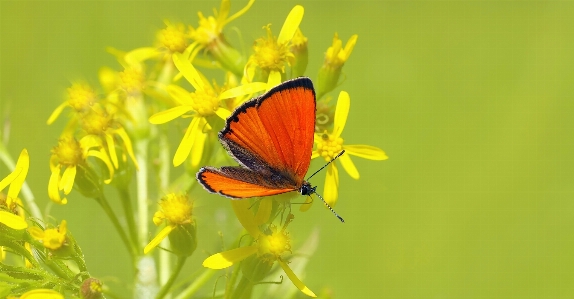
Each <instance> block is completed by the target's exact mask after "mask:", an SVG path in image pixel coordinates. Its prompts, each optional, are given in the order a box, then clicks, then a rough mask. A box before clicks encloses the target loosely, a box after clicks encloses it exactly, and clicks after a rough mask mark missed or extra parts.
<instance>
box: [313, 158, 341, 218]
mask: <svg viewBox="0 0 574 299" xmlns="http://www.w3.org/2000/svg"><path fill="white" fill-rule="evenodd" d="M340 155H341V154H339V156H340ZM337 157H338V156H337ZM313 193H315V194H317V196H319V198H320V199H321V200H322V201H323V203H324V204H325V205H326V206H327V208H329V210H331V212H333V214H335V216H337V218H339V220H341V222H342V223H345V220H343V217H341V216H339V214H337V212H335V210H333V208H331V206H330V205H329V204H328V203H327V202H326V201H325V200H324V199H323V196H321V195H320V194H319V193H317V192H315V188H313ZM309 196H311V194H309ZM311 199H313V197H311Z"/></svg>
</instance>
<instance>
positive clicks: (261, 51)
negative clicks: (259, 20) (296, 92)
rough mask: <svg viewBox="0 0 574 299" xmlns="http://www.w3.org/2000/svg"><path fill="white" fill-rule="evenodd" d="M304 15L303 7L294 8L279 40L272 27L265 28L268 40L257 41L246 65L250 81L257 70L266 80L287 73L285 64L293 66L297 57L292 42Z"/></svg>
mask: <svg viewBox="0 0 574 299" xmlns="http://www.w3.org/2000/svg"><path fill="white" fill-rule="evenodd" d="M303 14H304V9H303V6H301V5H296V6H295V7H293V9H292V10H291V12H290V13H289V15H288V16H287V18H286V19H285V23H283V27H281V31H280V32H279V36H278V37H277V38H275V36H273V34H272V33H271V28H270V25H267V26H265V27H263V28H264V29H266V31H267V38H259V39H257V40H256V41H255V45H254V46H253V50H254V53H253V55H251V57H250V58H249V62H247V64H246V65H245V73H246V74H247V77H248V78H249V81H251V80H252V79H253V76H254V74H255V69H256V68H258V69H260V70H261V71H262V72H263V75H264V78H265V76H266V75H271V74H273V73H278V74H281V73H285V64H287V65H290V66H291V65H293V63H294V62H295V55H294V54H293V53H292V52H291V40H292V39H293V37H294V36H295V33H296V32H297V29H298V28H299V24H300V23H301V20H302V19H303ZM300 40H301V38H299V37H298V39H297V41H298V42H300ZM276 83H277V84H279V83H280V82H276Z"/></svg>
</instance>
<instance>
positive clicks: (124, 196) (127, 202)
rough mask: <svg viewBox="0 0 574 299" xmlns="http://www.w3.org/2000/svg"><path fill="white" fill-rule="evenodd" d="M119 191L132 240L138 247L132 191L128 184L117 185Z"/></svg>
mask: <svg viewBox="0 0 574 299" xmlns="http://www.w3.org/2000/svg"><path fill="white" fill-rule="evenodd" d="M117 189H118V192H119V193H120V197H121V200H120V201H121V202H122V207H123V209H124V214H125V216H126V222H127V223H128V231H129V233H130V238H131V242H132V243H133V244H136V248H137V247H138V246H137V245H138V234H137V230H136V220H135V218H134V210H133V206H132V199H131V197H130V193H129V192H128V190H127V189H126V186H123V185H122V186H117Z"/></svg>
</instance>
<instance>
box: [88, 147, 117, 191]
mask: <svg viewBox="0 0 574 299" xmlns="http://www.w3.org/2000/svg"><path fill="white" fill-rule="evenodd" d="M87 156H88V157H96V158H98V159H100V160H102V162H104V164H106V167H108V173H109V174H110V178H109V179H107V180H104V183H106V184H109V183H111V181H112V178H113V177H114V166H113V165H112V162H111V161H110V159H109V158H108V155H107V154H106V152H105V151H104V150H101V151H96V150H92V151H89V152H88V154H87Z"/></svg>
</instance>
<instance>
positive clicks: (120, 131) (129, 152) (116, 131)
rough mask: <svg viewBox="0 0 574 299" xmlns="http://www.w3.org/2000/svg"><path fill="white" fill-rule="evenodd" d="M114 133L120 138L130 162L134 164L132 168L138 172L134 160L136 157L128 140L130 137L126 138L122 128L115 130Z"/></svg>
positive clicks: (136, 163) (137, 166) (130, 141)
mask: <svg viewBox="0 0 574 299" xmlns="http://www.w3.org/2000/svg"><path fill="white" fill-rule="evenodd" d="M115 133H116V134H118V136H120V138H121V139H122V141H123V142H124V146H125V148H126V152H128V155H129V156H130V158H131V159H132V162H134V166H135V167H136V170H139V169H140V167H139V165H138V161H137V160H136V155H135V154H134V148H133V147H132V140H131V139H130V136H128V133H127V132H126V130H125V129H124V128H119V129H116V130H115Z"/></svg>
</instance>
